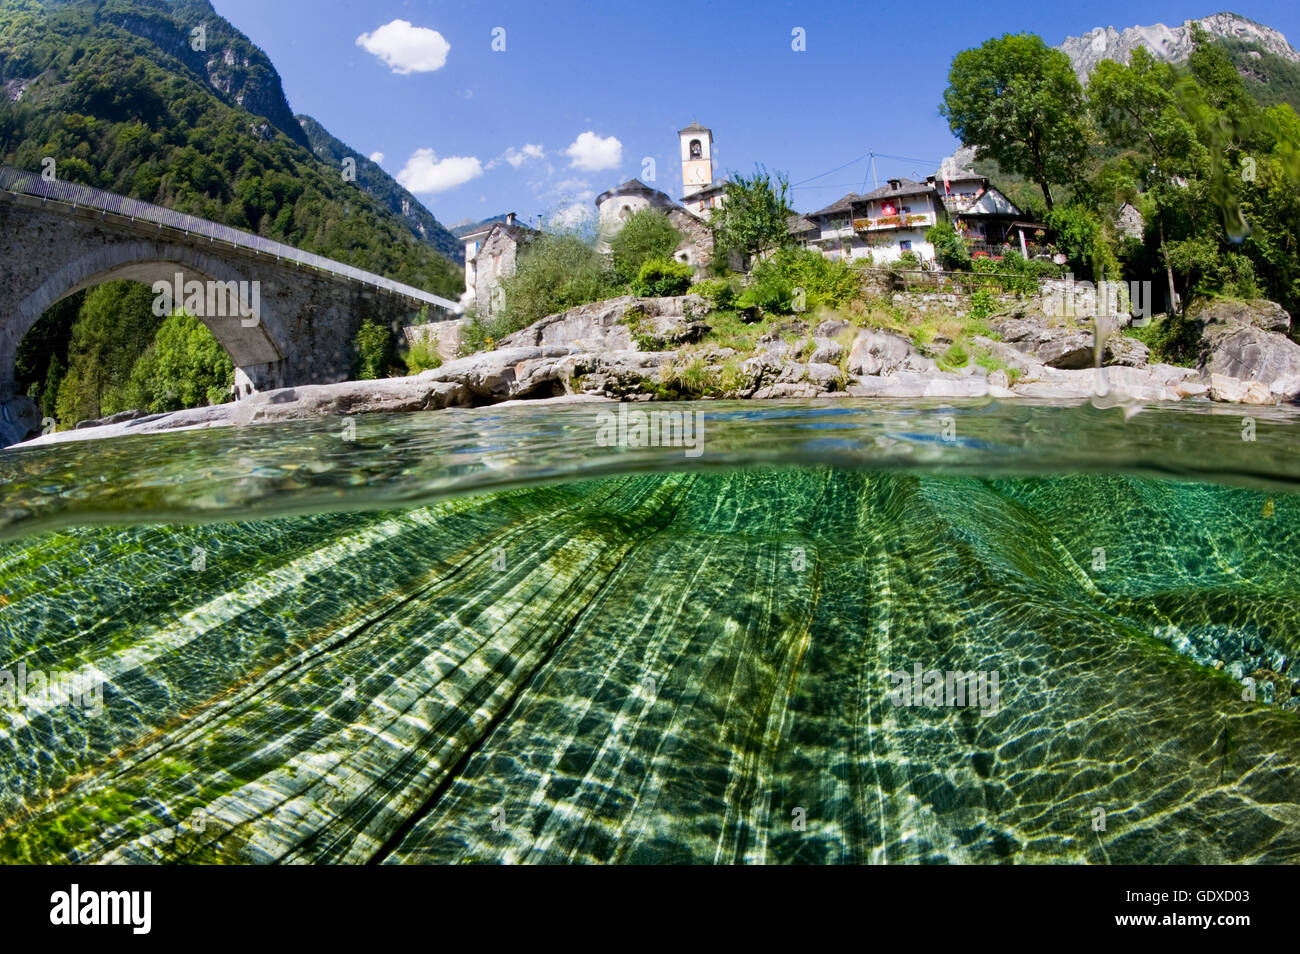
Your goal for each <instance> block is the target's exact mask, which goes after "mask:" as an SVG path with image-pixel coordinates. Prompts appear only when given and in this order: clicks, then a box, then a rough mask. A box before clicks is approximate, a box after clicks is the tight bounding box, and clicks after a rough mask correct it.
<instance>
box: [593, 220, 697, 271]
mask: <svg viewBox="0 0 1300 954" xmlns="http://www.w3.org/2000/svg"><path fill="white" fill-rule="evenodd" d="M681 244H682V233H681V232H679V231H677V229H676V228H674V227H673V224H672V222H670V221H669V220H668V216H667V215H665V214H664V213H663V212H660V211H659V210H658V209H641V210H639V211H637V212H634V213H632V215H631V216H629V217H628V219H627V221H626V222H624V223H623V227H622V228H620V229H619V230H618V232H617V234H615V235H614V237H613V238H611V239H610V241H609V250H610V255H611V258H612V260H613V262H614V272H615V273H616V274H617V276H618V279H619V281H622V282H629V283H630V282H632V281H635V280H636V278H637V276H638V275H639V274H640V271H641V266H642V265H644V264H645V263H646V262H650V261H655V260H663V259H671V258H672V257H673V252H674V251H676V249H677V246H679V245H681Z"/></svg>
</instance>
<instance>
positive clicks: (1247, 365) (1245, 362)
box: [1199, 322, 1300, 400]
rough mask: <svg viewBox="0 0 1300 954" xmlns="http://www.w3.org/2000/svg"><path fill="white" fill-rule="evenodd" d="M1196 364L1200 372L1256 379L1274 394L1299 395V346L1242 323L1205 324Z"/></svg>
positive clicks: (1284, 396) (1293, 396) (1286, 398)
mask: <svg viewBox="0 0 1300 954" xmlns="http://www.w3.org/2000/svg"><path fill="white" fill-rule="evenodd" d="M1201 340H1202V343H1203V350H1202V354H1201V362H1200V364H1199V367H1200V369H1201V372H1202V374H1204V375H1211V376H1213V375H1216V374H1217V375H1221V376H1224V377H1229V378H1239V379H1242V380H1253V381H1259V382H1261V383H1262V384H1264V385H1265V386H1266V387H1268V389H1269V390H1270V391H1271V392H1272V393H1273V394H1274V395H1275V396H1277V397H1279V398H1282V399H1284V400H1290V399H1292V398H1295V397H1296V396H1298V395H1300V345H1298V344H1296V343H1295V342H1294V341H1292V340H1291V339H1290V338H1288V337H1286V336H1285V335H1283V334H1279V333H1278V332H1276V331H1265V330H1264V329H1263V328H1260V327H1258V326H1257V325H1254V324H1248V323H1246V322H1231V323H1228V324H1220V323H1218V322H1214V323H1211V324H1207V325H1205V327H1204V328H1203V329H1202V331H1201Z"/></svg>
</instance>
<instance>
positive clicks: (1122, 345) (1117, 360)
mask: <svg viewBox="0 0 1300 954" xmlns="http://www.w3.org/2000/svg"><path fill="white" fill-rule="evenodd" d="M1104 352H1105V353H1104V356H1103V358H1102V364H1105V365H1123V366H1125V367H1130V368H1141V367H1145V366H1146V365H1147V363H1148V362H1149V361H1150V360H1151V349H1150V348H1148V347H1147V346H1146V345H1145V344H1143V343H1142V342H1141V341H1138V340H1137V339H1136V338H1130V337H1129V336H1128V335H1125V334H1119V333H1116V334H1112V335H1111V336H1110V337H1108V338H1107V339H1106V347H1105V349H1104Z"/></svg>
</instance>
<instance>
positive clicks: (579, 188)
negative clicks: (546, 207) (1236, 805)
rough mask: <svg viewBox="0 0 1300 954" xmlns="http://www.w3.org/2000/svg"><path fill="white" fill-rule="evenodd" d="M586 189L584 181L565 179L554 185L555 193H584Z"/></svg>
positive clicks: (585, 181) (587, 187)
mask: <svg viewBox="0 0 1300 954" xmlns="http://www.w3.org/2000/svg"><path fill="white" fill-rule="evenodd" d="M588 189H589V186H588V185H587V180H586V179H565V180H564V181H563V182H557V183H556V184H555V191H556V192H585V191H587V190H588Z"/></svg>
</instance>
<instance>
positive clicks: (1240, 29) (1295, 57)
mask: <svg viewBox="0 0 1300 954" xmlns="http://www.w3.org/2000/svg"><path fill="white" fill-rule="evenodd" d="M1193 23H1196V24H1199V25H1200V27H1201V29H1203V30H1205V32H1206V33H1208V34H1209V35H1210V36H1212V37H1222V38H1227V39H1234V40H1241V41H1244V42H1246V43H1250V44H1252V45H1254V46H1255V47H1257V48H1259V49H1260V50H1263V51H1264V52H1266V53H1272V54H1273V55H1275V56H1280V57H1281V58H1282V59H1284V60H1290V61H1291V62H1293V63H1297V62H1300V53H1297V52H1296V51H1295V50H1294V49H1292V47H1291V44H1289V43H1287V41H1286V37H1284V36H1283V35H1282V34H1281V33H1279V32H1278V31H1277V30H1274V29H1272V28H1271V27H1266V26H1263V25H1262V24H1259V23H1255V22H1254V21H1252V20H1247V19H1246V18H1245V17H1242V16H1238V15H1237V14H1235V13H1216V14H1214V15H1213V16H1208V17H1202V18H1201V19H1199V20H1185V21H1183V23H1182V25H1181V26H1176V27H1167V26H1165V25H1164V24H1163V23H1157V24H1154V25H1152V26H1135V27H1129V28H1128V29H1126V30H1122V31H1121V30H1116V29H1115V28H1114V27H1113V26H1108V27H1099V28H1097V29H1095V30H1091V31H1089V32H1087V33H1085V34H1084V35H1083V36H1072V37H1067V38H1066V40H1065V42H1064V43H1062V44H1061V45H1060V46H1059V47H1057V49H1059V50H1062V51H1063V52H1064V53H1065V55H1066V56H1068V57H1069V58H1070V63H1071V64H1072V65H1073V66H1074V71H1075V73H1076V74H1077V75H1078V77H1079V80H1080V82H1087V78H1088V75H1089V74H1090V73H1091V72H1092V71H1093V69H1094V68H1095V67H1096V66H1097V64H1098V63H1100V62H1101V61H1102V60H1115V61H1116V62H1119V63H1127V62H1128V61H1129V57H1130V56H1132V55H1133V51H1134V50H1136V49H1137V48H1138V47H1144V48H1145V49H1146V50H1147V51H1148V52H1150V53H1151V55H1152V56H1154V57H1155V58H1156V59H1157V60H1164V61H1165V62H1166V63H1184V62H1186V61H1187V57H1188V55H1189V54H1190V53H1191V52H1192V24H1193Z"/></svg>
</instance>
